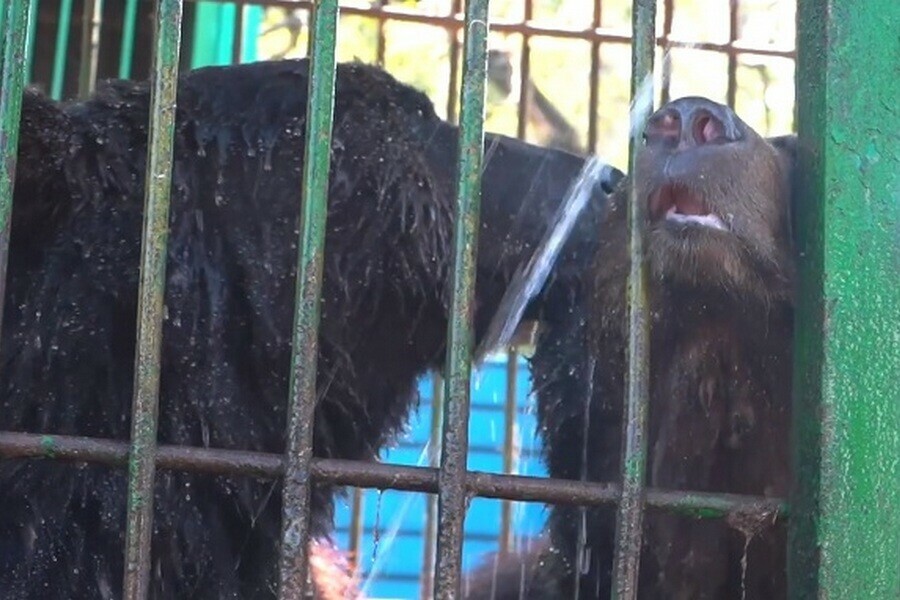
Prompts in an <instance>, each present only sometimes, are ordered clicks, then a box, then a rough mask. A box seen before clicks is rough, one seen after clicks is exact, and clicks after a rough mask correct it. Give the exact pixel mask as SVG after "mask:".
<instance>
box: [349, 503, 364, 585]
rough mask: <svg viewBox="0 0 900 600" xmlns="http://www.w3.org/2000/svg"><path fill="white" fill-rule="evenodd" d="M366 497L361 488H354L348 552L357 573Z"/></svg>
mask: <svg viewBox="0 0 900 600" xmlns="http://www.w3.org/2000/svg"><path fill="white" fill-rule="evenodd" d="M364 505H365V498H364V496H363V490H362V489H361V488H353V503H352V505H351V508H350V532H349V534H350V535H349V536H348V537H349V538H350V543H349V544H348V548H347V552H348V554H350V566H351V568H352V569H353V572H354V573H355V574H357V575H358V574H359V555H360V554H361V553H362V537H363V525H364V521H365V519H364V518H363V517H364V515H363V509H364Z"/></svg>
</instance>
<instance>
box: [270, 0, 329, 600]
mask: <svg viewBox="0 0 900 600" xmlns="http://www.w3.org/2000/svg"><path fill="white" fill-rule="evenodd" d="M338 12H339V11H338V2H337V0H320V1H319V2H317V3H316V5H315V7H314V8H313V11H312V13H311V17H312V19H311V21H312V31H311V32H310V36H309V56H310V65H309V103H308V104H307V107H306V140H305V144H306V148H305V152H304V160H303V190H302V203H303V208H302V212H301V217H300V240H299V244H298V250H299V253H298V257H297V261H298V262H297V264H298V268H297V289H296V299H295V302H296V307H295V312H294V328H293V342H292V350H291V380H290V404H289V407H288V424H287V449H286V454H285V461H286V467H285V474H284V489H283V492H282V513H281V521H282V522H281V528H282V529H281V569H280V585H279V597H280V598H291V599H292V598H302V597H303V596H304V594H305V593H306V589H307V573H308V567H309V564H308V562H309V561H308V559H309V557H308V552H307V548H308V546H307V541H308V539H309V530H310V527H309V526H310V512H311V509H310V499H311V484H312V472H311V470H310V461H311V460H312V448H313V429H314V426H313V425H314V421H315V409H316V398H317V394H316V367H317V363H318V351H319V332H318V329H319V320H320V316H321V315H320V306H319V303H320V298H321V293H322V257H323V253H324V249H325V217H326V213H327V209H328V175H329V169H330V166H331V131H332V122H333V120H334V87H335V70H336V64H335V47H336V45H337V24H338Z"/></svg>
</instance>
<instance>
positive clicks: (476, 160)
mask: <svg viewBox="0 0 900 600" xmlns="http://www.w3.org/2000/svg"><path fill="white" fill-rule="evenodd" d="M488 4H489V0H467V2H466V19H465V23H466V29H465V37H464V46H465V61H464V63H463V73H462V86H461V90H460V93H461V97H462V108H461V111H460V134H459V137H460V139H459V168H458V173H457V179H456V213H455V214H456V223H455V227H454V261H453V300H452V304H451V310H452V314H451V317H450V324H449V327H448V335H447V338H448V341H447V363H446V373H447V381H446V384H445V386H444V395H445V397H446V399H447V402H446V404H445V406H444V427H443V429H444V431H443V441H442V443H441V465H440V470H439V472H438V544H437V560H436V564H435V571H436V573H435V577H434V597H435V599H436V600H452V599H454V598H458V597H459V595H460V580H461V571H462V565H461V563H462V545H463V525H464V523H465V518H466V504H467V500H468V490H467V489H466V459H467V455H468V448H469V400H470V398H469V395H470V391H471V390H470V385H471V374H472V349H473V348H472V344H473V336H472V316H473V314H474V312H475V305H474V301H475V297H474V296H475V259H476V246H477V243H478V223H479V220H480V208H481V167H482V162H483V158H484V156H483V152H484V103H485V75H486V73H487V38H488Z"/></svg>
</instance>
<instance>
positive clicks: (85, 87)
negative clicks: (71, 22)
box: [78, 0, 103, 98]
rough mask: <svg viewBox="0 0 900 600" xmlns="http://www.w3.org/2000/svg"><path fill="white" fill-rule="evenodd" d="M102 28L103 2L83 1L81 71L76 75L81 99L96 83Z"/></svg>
mask: <svg viewBox="0 0 900 600" xmlns="http://www.w3.org/2000/svg"><path fill="white" fill-rule="evenodd" d="M102 27H103V0H85V1H84V13H83V15H82V21H81V65H80V67H81V69H80V73H79V75H78V95H79V96H81V97H82V98H83V97H85V96H88V95H89V94H91V93H92V92H93V91H94V86H95V85H96V83H97V64H98V63H99V61H100V30H101V28H102Z"/></svg>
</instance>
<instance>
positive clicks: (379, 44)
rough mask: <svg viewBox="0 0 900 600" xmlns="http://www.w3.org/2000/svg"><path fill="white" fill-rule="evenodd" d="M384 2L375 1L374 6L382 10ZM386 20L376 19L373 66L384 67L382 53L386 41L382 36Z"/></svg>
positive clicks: (382, 0) (381, 0) (380, 0)
mask: <svg viewBox="0 0 900 600" xmlns="http://www.w3.org/2000/svg"><path fill="white" fill-rule="evenodd" d="M384 4H385V0H376V3H375V6H377V7H378V8H384ZM385 21H386V19H376V35H375V64H376V65H378V66H379V67H384V53H385V47H386V46H387V40H386V39H385V36H384V24H385Z"/></svg>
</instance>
